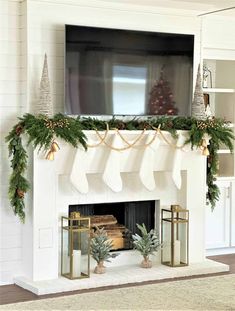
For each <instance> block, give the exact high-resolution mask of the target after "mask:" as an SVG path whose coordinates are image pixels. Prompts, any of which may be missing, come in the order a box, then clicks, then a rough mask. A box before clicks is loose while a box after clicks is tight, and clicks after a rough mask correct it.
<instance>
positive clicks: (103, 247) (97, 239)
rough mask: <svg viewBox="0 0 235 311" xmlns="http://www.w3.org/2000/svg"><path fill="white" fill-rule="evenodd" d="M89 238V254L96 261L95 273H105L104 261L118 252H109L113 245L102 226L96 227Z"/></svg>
mask: <svg viewBox="0 0 235 311" xmlns="http://www.w3.org/2000/svg"><path fill="white" fill-rule="evenodd" d="M92 236H93V238H92V239H91V256H92V257H93V258H94V259H95V261H96V262H97V266H96V267H95V270H94V272H95V273H99V274H100V273H105V267H104V261H108V262H109V261H110V260H109V259H110V258H115V257H116V256H117V255H118V254H110V251H111V249H112V247H113V242H112V240H110V239H109V238H108V236H107V232H106V231H105V230H104V228H101V229H100V228H98V227H96V230H95V231H94V232H93V233H92Z"/></svg>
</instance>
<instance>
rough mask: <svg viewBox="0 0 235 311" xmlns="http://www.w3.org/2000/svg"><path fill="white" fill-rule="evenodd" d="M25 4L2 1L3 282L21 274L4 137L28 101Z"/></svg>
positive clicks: (0, 256) (0, 214)
mask: <svg viewBox="0 0 235 311" xmlns="http://www.w3.org/2000/svg"><path fill="white" fill-rule="evenodd" d="M21 35H22V29H21V3H20V1H16V0H1V3H0V135H1V136H0V150H1V151H0V153H1V161H0V176H1V184H0V187H1V188H0V189H1V199H0V284H7V283H10V282H12V277H13V276H14V275H17V274H20V273H21V261H22V241H21V240H22V238H21V232H22V225H21V224H20V222H19V221H18V219H17V218H16V217H15V216H14V214H13V212H12V210H11V208H10V206H9V202H8V199H7V190H8V180H9V161H8V150H7V145H6V144H5V142H4V138H5V136H6V135H7V133H8V132H9V130H10V129H11V127H12V125H14V124H15V123H16V118H17V116H18V115H20V114H21V111H22V107H23V103H24V100H23V98H24V90H25V81H24V75H23V71H24V68H23V61H22V60H23V55H22V53H21Z"/></svg>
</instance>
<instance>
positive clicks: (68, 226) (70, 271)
mask: <svg viewBox="0 0 235 311" xmlns="http://www.w3.org/2000/svg"><path fill="white" fill-rule="evenodd" d="M61 229H62V234H61V275H62V276H64V277H66V278H68V279H82V278H88V277H89V276H90V218H89V217H81V216H80V213H78V212H73V213H71V217H64V216H62V217H61Z"/></svg>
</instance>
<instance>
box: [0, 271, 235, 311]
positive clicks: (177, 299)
mask: <svg viewBox="0 0 235 311" xmlns="http://www.w3.org/2000/svg"><path fill="white" fill-rule="evenodd" d="M0 310H200V311H201V310H235V274H230V275H225V276H215V277H207V278H198V279H191V280H183V281H173V282H166V283H157V284H150V285H141V286H133V287H126V288H117V289H111V290H105V291H96V292H89V293H84V294H75V295H70V296H64V297H58V298H50V299H41V300H35V301H31V302H23V303H16V304H8V305H2V306H0Z"/></svg>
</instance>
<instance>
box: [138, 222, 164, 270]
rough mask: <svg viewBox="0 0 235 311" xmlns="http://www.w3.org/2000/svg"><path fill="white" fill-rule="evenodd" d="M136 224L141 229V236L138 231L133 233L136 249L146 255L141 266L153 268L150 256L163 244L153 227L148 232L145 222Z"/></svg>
mask: <svg viewBox="0 0 235 311" xmlns="http://www.w3.org/2000/svg"><path fill="white" fill-rule="evenodd" d="M136 226H137V228H138V229H139V230H140V232H141V236H140V235H139V234H137V233H136V234H134V235H132V238H133V245H134V249H136V250H137V251H139V252H140V254H141V255H142V256H143V257H144V259H143V261H142V262H141V267H143V268H151V267H152V261H151V260H150V259H149V256H150V255H153V254H154V253H155V252H157V251H158V249H159V248H160V247H161V244H160V242H159V239H158V236H157V234H156V232H155V230H153V229H151V230H150V231H149V232H148V231H147V229H146V227H145V224H142V225H139V224H136Z"/></svg>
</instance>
